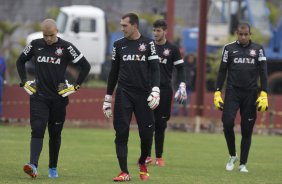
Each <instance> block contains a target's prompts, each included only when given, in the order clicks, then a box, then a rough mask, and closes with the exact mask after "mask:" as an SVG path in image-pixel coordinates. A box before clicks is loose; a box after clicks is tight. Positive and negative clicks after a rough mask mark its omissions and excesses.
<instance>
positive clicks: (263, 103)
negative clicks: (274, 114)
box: [256, 91, 268, 112]
mask: <svg viewBox="0 0 282 184" xmlns="http://www.w3.org/2000/svg"><path fill="white" fill-rule="evenodd" d="M256 103H257V108H258V111H261V112H264V111H267V109H268V99H267V93H266V92H265V91H261V92H260V94H259V97H258V99H257V101H256Z"/></svg>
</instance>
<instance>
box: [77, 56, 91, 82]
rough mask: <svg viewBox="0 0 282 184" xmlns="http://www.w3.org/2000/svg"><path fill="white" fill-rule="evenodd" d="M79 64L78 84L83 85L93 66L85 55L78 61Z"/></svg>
mask: <svg viewBox="0 0 282 184" xmlns="http://www.w3.org/2000/svg"><path fill="white" fill-rule="evenodd" d="M77 65H78V66H80V72H79V75H78V77H77V80H76V84H78V85H81V84H82V82H83V81H84V80H85V78H86V77H87V75H88V74H89V71H90V69H91V66H90V64H89V62H88V61H87V59H86V58H85V57H82V58H81V59H80V60H79V62H77Z"/></svg>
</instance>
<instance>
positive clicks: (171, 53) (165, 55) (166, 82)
mask: <svg viewBox="0 0 282 184" xmlns="http://www.w3.org/2000/svg"><path fill="white" fill-rule="evenodd" d="M156 49H157V53H158V55H159V60H160V61H159V62H160V73H161V83H160V86H161V88H162V87H171V78H172V71H173V67H174V66H175V67H176V69H177V75H178V78H179V79H180V82H184V83H185V75H184V61H183V59H182V57H181V55H180V51H179V49H178V48H177V47H176V46H175V45H173V44H171V43H170V42H168V41H166V43H165V44H163V45H158V44H156Z"/></svg>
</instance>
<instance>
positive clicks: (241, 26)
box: [237, 22, 251, 32]
mask: <svg viewBox="0 0 282 184" xmlns="http://www.w3.org/2000/svg"><path fill="white" fill-rule="evenodd" d="M246 27H247V28H248V29H249V32H251V26H250V24H249V23H248V22H239V24H238V26H237V30H239V29H240V28H246Z"/></svg>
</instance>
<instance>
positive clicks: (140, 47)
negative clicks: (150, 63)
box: [138, 43, 147, 52]
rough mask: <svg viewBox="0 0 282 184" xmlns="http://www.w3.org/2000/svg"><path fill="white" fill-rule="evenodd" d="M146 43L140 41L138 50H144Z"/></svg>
mask: <svg viewBox="0 0 282 184" xmlns="http://www.w3.org/2000/svg"><path fill="white" fill-rule="evenodd" d="M146 46H147V45H146V44H145V43H141V44H139V48H138V50H140V51H141V52H144V51H146Z"/></svg>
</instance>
